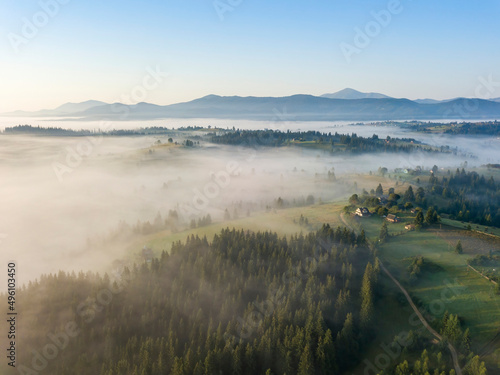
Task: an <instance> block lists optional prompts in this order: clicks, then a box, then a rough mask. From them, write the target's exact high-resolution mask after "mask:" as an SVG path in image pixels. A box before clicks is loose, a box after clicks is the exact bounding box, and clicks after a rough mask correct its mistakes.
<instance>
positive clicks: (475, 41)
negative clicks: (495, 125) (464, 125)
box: [0, 0, 500, 112]
mask: <svg viewBox="0 0 500 375" xmlns="http://www.w3.org/2000/svg"><path fill="white" fill-rule="evenodd" d="M499 16H500V2H499V1H498V0H484V1H481V2H473V1H470V0H440V1H435V0H419V1H411V0H385V1H379V0H365V1H361V0H316V1H310V0H286V1H285V0H266V1H264V0H215V1H214V0H161V1H157V0H148V1H138V0H136V1H132V0H120V1H117V0H106V1H96V0H87V1H82V0H39V1H32V0H26V1H19V0H1V3H0V85H1V90H0V112H6V111H13V110H18V109H23V110H38V109H42V108H55V107H57V106H59V105H61V104H63V103H66V102H81V101H85V100H90V99H94V100H102V101H105V102H127V101H128V102H129V103H134V102H140V101H146V102H150V103H155V104H171V103H177V102H183V101H189V100H192V99H195V98H198V97H202V96H205V95H208V94H217V95H240V96H287V95H293V94H311V95H321V94H324V93H331V92H336V91H338V90H341V89H343V88H346V87H350V88H354V89H356V90H360V91H364V92H381V93H384V94H386V95H390V96H393V97H406V98H410V99H417V98H434V99H447V98H454V97H459V96H465V97H475V96H477V95H476V94H475V93H477V92H478V91H477V90H476V89H477V87H478V85H480V84H481V77H483V78H484V79H487V78H488V77H490V81H493V82H500V71H499V69H500V48H499V47H500V33H499V32H498V17H499ZM151 71H156V72H157V73H156V74H152V73H151ZM159 72H161V73H159ZM497 86H500V84H498V85H497ZM482 92H484V91H482ZM483 95H484V94H483ZM488 96H491V97H500V87H496V86H495V90H494V91H490V92H488Z"/></svg>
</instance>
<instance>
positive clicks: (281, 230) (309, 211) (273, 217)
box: [127, 202, 347, 255]
mask: <svg viewBox="0 0 500 375" xmlns="http://www.w3.org/2000/svg"><path fill="white" fill-rule="evenodd" d="M346 204H347V203H346V202H337V203H326V204H321V205H319V204H317V205H312V206H306V207H293V208H287V209H281V210H273V211H270V212H266V213H259V214H255V215H252V216H250V217H244V218H240V219H236V220H229V221H225V222H217V223H213V224H211V225H208V226H204V227H200V228H195V229H189V230H185V231H181V232H177V233H172V232H171V231H169V230H167V231H163V232H158V233H154V234H152V235H149V236H144V237H143V238H141V239H139V240H137V241H135V242H134V243H132V244H131V245H130V246H129V248H128V251H127V252H128V253H129V254H137V253H139V252H140V250H141V249H142V248H143V246H147V247H150V248H151V249H152V250H153V252H154V254H155V255H159V254H160V253H161V252H162V251H163V250H165V251H170V248H171V247H172V242H176V241H182V242H184V241H185V240H186V238H187V237H188V236H191V235H198V236H200V237H203V236H207V238H208V239H209V240H211V239H212V237H213V236H214V234H217V233H219V232H220V231H221V230H222V229H224V228H236V229H244V230H251V231H255V232H257V231H272V232H277V233H278V234H280V235H286V236H290V235H292V234H296V233H300V232H303V233H307V232H309V231H311V230H316V229H318V228H319V227H320V226H321V225H322V224H323V223H329V224H330V225H331V226H333V227H336V226H338V225H341V226H343V223H342V221H341V220H340V213H341V212H342V209H343V207H344V206H345V205H346ZM300 215H303V216H304V217H305V218H307V219H308V221H309V225H308V226H304V225H302V226H301V225H299V218H300ZM294 221H295V222H294Z"/></svg>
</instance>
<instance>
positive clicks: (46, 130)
mask: <svg viewBox="0 0 500 375" xmlns="http://www.w3.org/2000/svg"><path fill="white" fill-rule="evenodd" d="M200 129H203V127H200V126H187V127H181V128H178V129H174V128H172V129H169V128H167V127H163V126H149V127H145V128H139V129H130V130H127V129H121V130H115V129H113V130H108V131H102V130H86V129H80V130H72V129H63V128H57V127H40V126H32V125H16V126H11V127H6V128H5V130H4V132H3V133H4V134H29V135H48V136H49V135H50V136H71V137H81V136H95V135H105V136H137V135H167V134H176V133H178V132H193V131H196V130H200Z"/></svg>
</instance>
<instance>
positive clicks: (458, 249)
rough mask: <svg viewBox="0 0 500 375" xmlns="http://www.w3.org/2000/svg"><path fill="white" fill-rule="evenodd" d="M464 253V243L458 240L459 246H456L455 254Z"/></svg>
mask: <svg viewBox="0 0 500 375" xmlns="http://www.w3.org/2000/svg"><path fill="white" fill-rule="evenodd" d="M463 252H464V249H463V247H462V242H461V241H460V240H458V242H457V246H455V253H456V254H462V253H463Z"/></svg>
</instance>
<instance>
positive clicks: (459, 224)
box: [441, 219, 500, 236]
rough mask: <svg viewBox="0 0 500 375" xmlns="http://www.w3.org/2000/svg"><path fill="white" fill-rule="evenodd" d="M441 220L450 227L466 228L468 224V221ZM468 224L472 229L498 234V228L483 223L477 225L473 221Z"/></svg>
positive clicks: (499, 231)
mask: <svg viewBox="0 0 500 375" xmlns="http://www.w3.org/2000/svg"><path fill="white" fill-rule="evenodd" d="M441 222H442V223H443V224H446V225H449V226H450V227H454V228H460V229H466V228H467V225H469V223H466V222H462V221H457V220H451V219H441ZM470 226H471V228H472V230H474V231H478V232H481V233H487V234H493V235H495V236H500V228H495V227H488V226H485V225H479V224H474V223H470Z"/></svg>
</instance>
